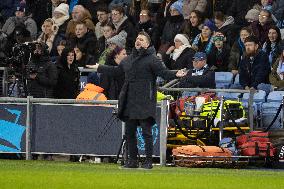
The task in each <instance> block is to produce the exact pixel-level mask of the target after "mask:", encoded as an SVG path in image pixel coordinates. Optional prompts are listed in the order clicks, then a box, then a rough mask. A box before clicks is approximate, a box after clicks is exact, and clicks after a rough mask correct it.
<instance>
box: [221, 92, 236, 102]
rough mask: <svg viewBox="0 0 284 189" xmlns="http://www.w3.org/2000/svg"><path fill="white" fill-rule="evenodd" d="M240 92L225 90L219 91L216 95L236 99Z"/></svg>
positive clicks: (226, 98)
mask: <svg viewBox="0 0 284 189" xmlns="http://www.w3.org/2000/svg"><path fill="white" fill-rule="evenodd" d="M240 95H241V93H226V92H219V93H217V96H218V97H222V96H223V97H224V99H225V100H238V99H239V96H240Z"/></svg>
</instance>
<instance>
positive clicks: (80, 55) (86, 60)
mask: <svg viewBox="0 0 284 189" xmlns="http://www.w3.org/2000/svg"><path fill="white" fill-rule="evenodd" d="M74 52H75V56H76V63H77V66H78V67H86V65H92V64H94V63H95V59H94V56H92V55H90V54H88V53H87V49H86V48H85V47H84V46H81V45H77V46H76V47H75V48H74Z"/></svg>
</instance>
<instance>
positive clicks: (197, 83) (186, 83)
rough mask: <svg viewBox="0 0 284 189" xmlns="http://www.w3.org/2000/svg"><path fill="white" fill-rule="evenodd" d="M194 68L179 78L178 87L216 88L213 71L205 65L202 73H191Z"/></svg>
mask: <svg viewBox="0 0 284 189" xmlns="http://www.w3.org/2000/svg"><path fill="white" fill-rule="evenodd" d="M193 72H195V70H194V69H192V70H190V71H188V73H187V75H186V76H185V77H184V78H182V79H181V81H180V84H179V87H181V88H210V89H214V88H216V83H215V72H214V70H212V69H210V68H209V66H207V67H206V68H205V69H204V71H203V74H202V75H194V76H193V75H192V73H193Z"/></svg>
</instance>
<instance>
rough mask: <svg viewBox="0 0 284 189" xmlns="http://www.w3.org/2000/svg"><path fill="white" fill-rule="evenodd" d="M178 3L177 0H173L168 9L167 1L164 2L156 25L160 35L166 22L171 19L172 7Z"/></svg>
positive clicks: (158, 12)
mask: <svg viewBox="0 0 284 189" xmlns="http://www.w3.org/2000/svg"><path fill="white" fill-rule="evenodd" d="M176 1H177V0H172V1H171V2H170V3H169V5H168V6H167V7H166V1H163V3H162V5H161V6H160V8H159V9H158V11H157V16H156V23H157V25H158V29H159V34H162V32H163V29H164V26H165V24H166V22H167V21H168V20H169V19H170V17H171V14H170V7H171V5H172V4H173V3H174V2H176ZM165 9H166V10H165ZM165 12H166V14H165Z"/></svg>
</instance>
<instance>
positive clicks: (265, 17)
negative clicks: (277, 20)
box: [250, 10, 273, 45]
mask: <svg viewBox="0 0 284 189" xmlns="http://www.w3.org/2000/svg"><path fill="white" fill-rule="evenodd" d="M272 25H273V23H272V19H271V13H270V12H269V11H267V10H261V11H260V13H259V19H258V21H255V22H253V23H251V25H250V27H251V28H252V32H253V35H254V36H256V38H257V39H258V41H259V43H260V45H263V43H264V42H265V41H266V40H268V35H267V34H268V30H269V28H270V27H271V26H272Z"/></svg>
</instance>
